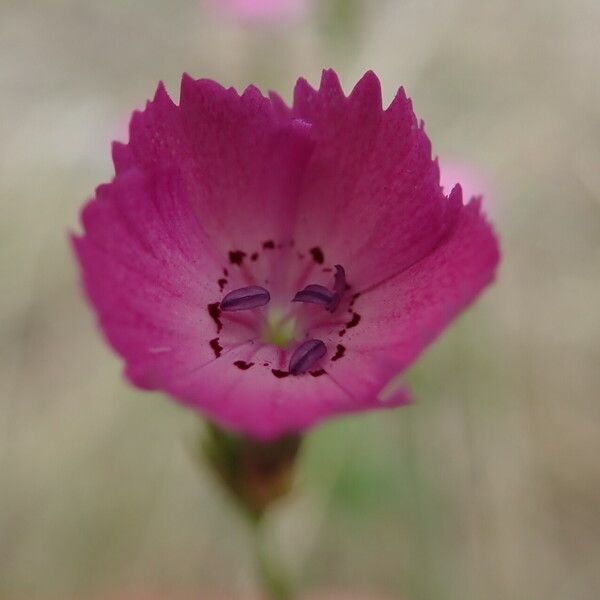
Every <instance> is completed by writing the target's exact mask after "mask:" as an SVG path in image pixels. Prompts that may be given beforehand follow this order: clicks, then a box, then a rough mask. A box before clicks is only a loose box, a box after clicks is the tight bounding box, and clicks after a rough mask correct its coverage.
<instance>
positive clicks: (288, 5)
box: [208, 0, 309, 22]
mask: <svg viewBox="0 0 600 600" xmlns="http://www.w3.org/2000/svg"><path fill="white" fill-rule="evenodd" d="M208 2H209V3H210V4H211V5H212V6H213V7H214V8H215V10H217V11H218V12H220V13H221V14H223V15H225V16H228V17H233V18H236V19H240V20H242V21H248V22H250V21H252V22H269V21H271V22H278V21H285V20H290V19H294V18H297V17H300V16H302V15H303V14H304V13H305V12H306V10H307V9H308V4H309V0H208Z"/></svg>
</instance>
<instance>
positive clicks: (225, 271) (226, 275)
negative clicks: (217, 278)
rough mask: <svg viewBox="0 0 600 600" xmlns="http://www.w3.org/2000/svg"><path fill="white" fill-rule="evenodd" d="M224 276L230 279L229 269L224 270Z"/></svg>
mask: <svg viewBox="0 0 600 600" xmlns="http://www.w3.org/2000/svg"><path fill="white" fill-rule="evenodd" d="M223 275H225V277H229V271H228V270H227V269H223Z"/></svg>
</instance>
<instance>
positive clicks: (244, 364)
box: [233, 360, 254, 371]
mask: <svg viewBox="0 0 600 600" xmlns="http://www.w3.org/2000/svg"><path fill="white" fill-rule="evenodd" d="M233 364H234V365H235V366H236V367H237V368H238V369H241V370H242V371H247V370H248V369H249V368H250V367H251V366H252V365H253V364H254V363H247V362H246V361H244V360H236V361H235V362H234V363H233Z"/></svg>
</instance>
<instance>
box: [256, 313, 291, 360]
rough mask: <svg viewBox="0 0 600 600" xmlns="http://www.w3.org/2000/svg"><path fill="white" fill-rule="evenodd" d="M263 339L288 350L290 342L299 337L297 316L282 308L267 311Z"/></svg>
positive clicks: (267, 342)
mask: <svg viewBox="0 0 600 600" xmlns="http://www.w3.org/2000/svg"><path fill="white" fill-rule="evenodd" d="M262 339H263V341H264V342H265V343H266V344H272V345H273V346H277V347H279V348H282V349H283V350H287V348H288V347H289V346H290V344H291V343H292V342H294V341H296V340H297V339H298V328H297V320H296V317H295V316H293V315H291V314H289V313H284V312H283V311H282V310H280V309H277V308H271V309H270V310H269V312H268V313H267V318H266V320H265V325H264V329H263V331H262Z"/></svg>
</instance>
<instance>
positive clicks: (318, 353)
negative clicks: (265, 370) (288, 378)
mask: <svg viewBox="0 0 600 600" xmlns="http://www.w3.org/2000/svg"><path fill="white" fill-rule="evenodd" d="M325 354H327V347H326V346H325V344H324V343H323V342H322V341H321V340H306V341H305V342H302V343H301V344H300V345H299V346H298V347H297V348H296V350H294V353H293V354H292V358H290V365H289V367H288V371H289V372H290V373H291V374H292V375H301V374H302V373H306V371H308V370H309V369H311V368H312V367H313V366H314V365H315V363H316V362H318V361H319V360H321V359H322V358H323V357H324V356H325Z"/></svg>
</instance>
